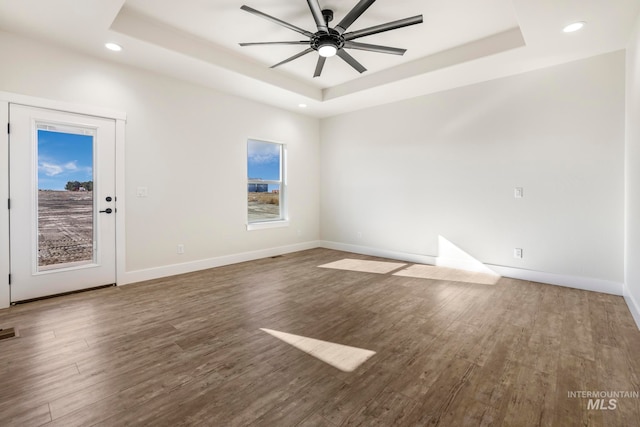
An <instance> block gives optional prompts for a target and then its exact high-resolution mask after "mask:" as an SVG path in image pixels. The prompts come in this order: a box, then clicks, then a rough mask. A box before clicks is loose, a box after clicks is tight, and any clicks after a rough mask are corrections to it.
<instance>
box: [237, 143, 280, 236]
mask: <svg viewBox="0 0 640 427" xmlns="http://www.w3.org/2000/svg"><path fill="white" fill-rule="evenodd" d="M251 141H253V142H261V143H267V144H274V145H277V146H279V148H280V150H279V151H280V180H257V179H249V143H250V142H251ZM245 147H246V152H245V154H246V155H245V165H246V167H247V170H246V174H245V177H246V183H245V187H244V188H245V194H246V196H245V201H246V205H245V214H246V224H247V230H248V231H251V230H263V229H269V228H279V227H287V226H289V215H288V209H287V207H288V203H287V201H288V197H287V196H288V191H287V179H288V176H287V145H286V144H284V143H282V142H277V141H270V140H267V139H263V138H247V140H246V145H245ZM249 184H267V185H278V186H279V193H278V198H279V203H278V206H279V209H280V216H279V217H278V218H273V219H259V220H250V219H249V200H248V197H247V196H248V194H249Z"/></svg>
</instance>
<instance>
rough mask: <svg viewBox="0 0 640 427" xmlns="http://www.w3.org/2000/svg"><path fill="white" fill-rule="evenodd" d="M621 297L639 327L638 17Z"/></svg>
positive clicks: (630, 85)
mask: <svg viewBox="0 0 640 427" xmlns="http://www.w3.org/2000/svg"><path fill="white" fill-rule="evenodd" d="M626 125H627V126H626V128H627V141H626V192H627V205H626V224H627V236H626V238H627V240H626V253H625V257H626V266H625V285H626V288H625V298H626V300H627V304H628V305H629V309H630V310H631V313H633V315H634V318H635V320H636V323H637V324H638V327H640V17H639V19H638V23H637V25H636V29H635V31H634V33H633V36H632V37H631V40H630V42H629V46H628V47H627V123H626Z"/></svg>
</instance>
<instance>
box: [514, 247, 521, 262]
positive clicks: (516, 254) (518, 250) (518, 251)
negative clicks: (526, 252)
mask: <svg viewBox="0 0 640 427" xmlns="http://www.w3.org/2000/svg"><path fill="white" fill-rule="evenodd" d="M513 257H514V258H518V259H522V248H515V249H514V250H513Z"/></svg>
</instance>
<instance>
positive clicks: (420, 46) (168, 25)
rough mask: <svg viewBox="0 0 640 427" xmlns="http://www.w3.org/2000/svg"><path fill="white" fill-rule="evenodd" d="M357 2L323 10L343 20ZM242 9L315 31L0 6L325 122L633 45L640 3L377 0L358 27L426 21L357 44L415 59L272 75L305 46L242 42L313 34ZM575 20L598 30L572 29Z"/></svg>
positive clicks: (14, 20)
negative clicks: (569, 27)
mask: <svg viewBox="0 0 640 427" xmlns="http://www.w3.org/2000/svg"><path fill="white" fill-rule="evenodd" d="M357 2H358V1H357V0H320V5H321V7H322V8H329V9H332V10H334V14H335V18H334V21H333V22H332V25H336V24H337V23H338V22H339V21H340V20H341V19H342V17H343V16H344V15H345V14H346V13H347V12H348V11H349V10H350V9H351V8H353V6H355V4H356V3H357ZM243 4H246V5H248V6H250V7H253V8H254V9H257V10H259V11H261V12H264V13H266V14H269V15H272V16H275V17H277V18H280V19H282V20H284V21H287V22H289V23H291V24H293V25H296V26H298V27H301V28H303V29H306V30H309V31H311V32H315V28H314V27H315V24H314V21H313V18H312V15H311V13H310V11H309V7H308V5H307V2H306V1H304V0H260V1H258V0H181V1H175V0H82V1H77V0H0V30H3V31H8V32H14V33H18V34H22V35H25V36H28V37H31V38H35V39H40V40H44V41H46V42H49V43H54V44H57V45H62V46H66V47H69V48H72V49H74V50H77V51H81V52H84V53H87V54H89V55H92V56H97V57H101V58H105V59H107V60H111V61H117V62H121V63H126V64H130V65H134V66H137V67H141V68H146V69H150V70H153V71H156V72H160V73H164V74H168V75H171V76H174V77H177V78H181V79H184V80H187V81H191V82H195V83H198V84H202V85H206V86H209V87H212V88H215V89H218V90H222V91H225V92H230V93H233V94H237V95H240V96H244V97H247V98H251V99H255V100H258V101H260V102H264V103H268V104H272V105H275V106H278V107H282V108H286V109H289V110H294V111H298V112H300V113H302V114H309V115H312V116H317V117H326V116H331V115H335V114H340V113H343V112H347V111H353V110H357V109H361V108H366V107H368V106H373V105H379V104H383V103H387V102H392V101H397V100H401V99H406V98H409V97H414V96H418V95H423V94H427V93H432V92H436V91H440V90H446V89H450V88H453V87H457V86H462V85H467V84H472V83H476V82H480V81H485V80H489V79H494V78H498V77H503V76H508V75H512V74H516V73H521V72H525V71H529V70H534V69H538V68H542V67H547V66H551V65H555V64H560V63H563V62H568V61H572V60H576V59H580V58H585V57H589V56H593V55H597V54H601V53H605V52H611V51H614V50H619V49H623V48H624V47H625V46H626V43H627V41H628V39H629V36H630V33H631V30H632V27H633V24H634V22H635V19H636V17H637V15H638V13H639V11H640V0H483V1H478V0H446V1H442V0H439V1H436V0H407V1H397V0H396V1H393V0H378V1H377V2H376V3H374V4H373V5H372V6H371V7H370V8H369V9H368V10H367V11H366V12H365V13H364V14H363V15H362V16H361V17H360V18H359V19H358V20H357V21H356V22H355V23H354V24H353V25H352V26H351V27H350V28H349V31H354V30H358V29H361V28H366V27H370V26H374V25H378V24H382V23H386V22H389V21H394V20H397V19H402V18H406V17H410V16H414V15H419V14H422V15H423V16H424V23H423V24H419V25H414V26H411V27H406V28H401V29H397V30H393V31H389V32H385V33H381V34H376V35H373V36H369V37H364V38H361V39H358V41H359V42H363V43H373V44H381V45H386V46H393V47H400V48H405V49H407V52H406V54H405V55H404V56H396V55H386V54H380V53H371V52H363V51H355V50H350V53H351V54H352V56H354V57H355V58H356V59H357V60H358V61H359V62H361V63H362V64H363V65H364V66H365V67H366V68H367V69H368V71H367V72H365V73H364V74H362V75H361V74H359V73H357V72H356V71H355V70H354V69H353V68H351V67H350V66H349V65H347V64H346V63H345V62H343V61H342V60H341V59H340V58H337V57H334V58H329V60H328V61H327V63H326V65H325V68H324V70H323V73H322V76H320V77H318V78H313V77H312V76H313V72H314V69H315V64H316V61H317V53H315V52H312V53H310V54H308V55H306V56H304V57H302V58H300V59H297V60H295V61H292V62H290V63H288V64H284V65H282V66H281V67H278V68H275V69H271V68H269V67H270V66H271V65H273V64H275V63H278V62H280V61H282V60H284V59H286V58H288V57H290V56H292V55H294V54H296V53H298V52H301V51H302V50H304V48H305V47H304V46H251V47H240V46H239V44H238V43H240V42H253V41H284V40H303V39H304V36H301V35H300V34H298V33H296V32H294V31H291V30H289V29H286V28H283V27H281V26H279V25H276V24H274V23H272V22H270V21H267V20H265V19H262V18H260V17H258V16H255V15H253V14H250V13H247V12H245V11H243V10H241V9H240V6H242V5H243ZM575 21H586V22H587V25H586V27H585V28H584V29H583V30H582V31H580V32H577V33H572V34H565V33H563V32H562V28H563V27H564V26H565V25H566V24H569V23H571V22H575ZM107 41H116V42H118V43H119V44H121V45H122V46H123V47H124V50H123V51H122V52H119V53H113V52H110V51H107V50H106V49H104V47H103V45H104V43H105V42H107ZM300 103H305V104H307V105H308V108H306V109H304V110H301V109H299V108H298V104H300Z"/></svg>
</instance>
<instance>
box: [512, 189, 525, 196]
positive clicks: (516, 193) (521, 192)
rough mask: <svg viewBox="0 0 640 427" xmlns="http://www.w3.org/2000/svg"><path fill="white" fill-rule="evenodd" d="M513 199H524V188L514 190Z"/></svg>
mask: <svg viewBox="0 0 640 427" xmlns="http://www.w3.org/2000/svg"><path fill="white" fill-rule="evenodd" d="M513 197H515V198H516V199H522V198H523V197H524V188H522V187H516V188H515V189H514V190H513Z"/></svg>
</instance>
